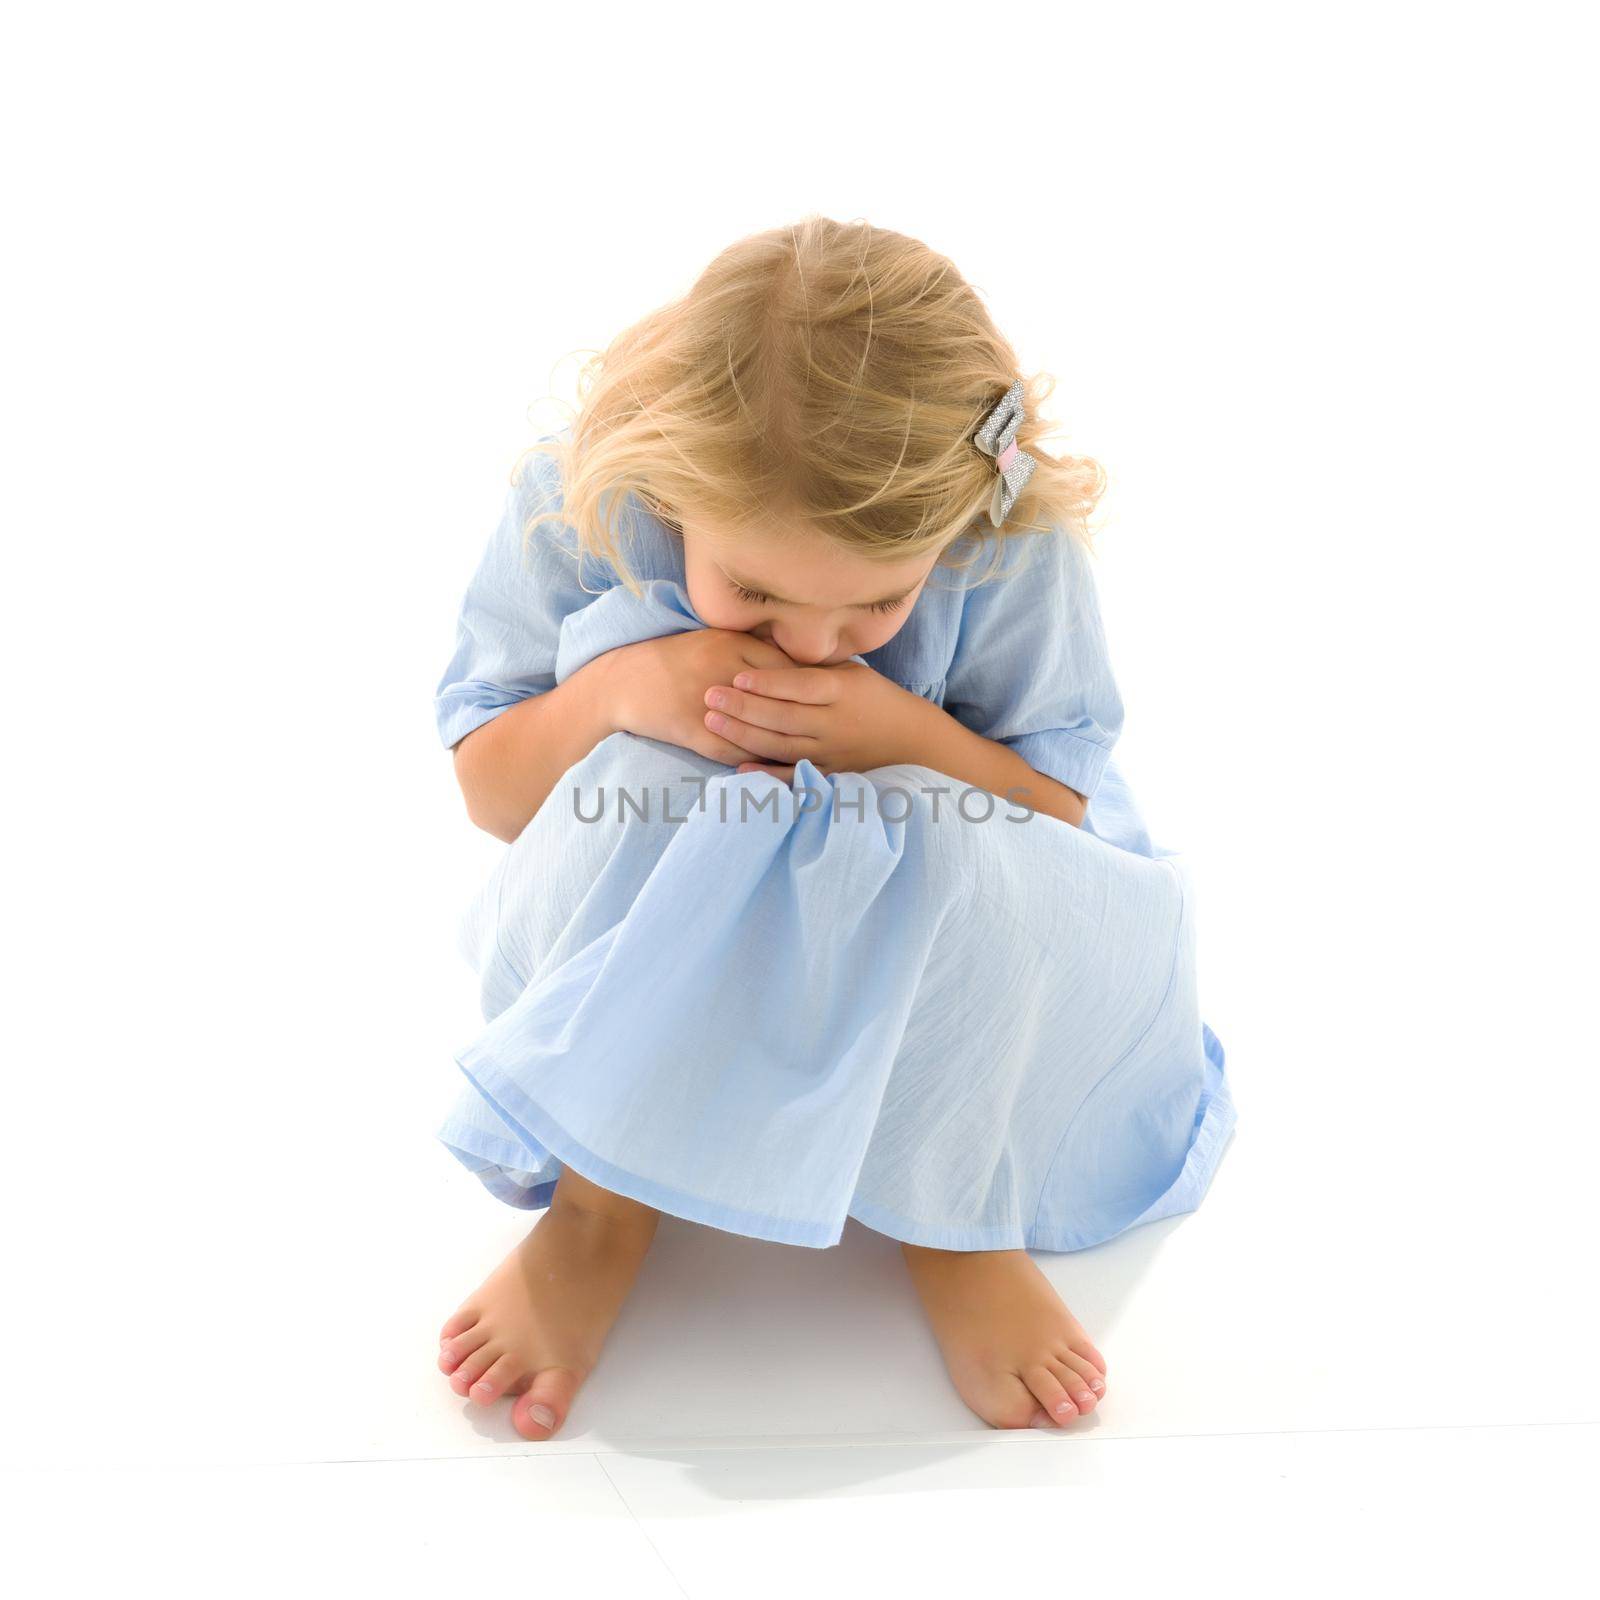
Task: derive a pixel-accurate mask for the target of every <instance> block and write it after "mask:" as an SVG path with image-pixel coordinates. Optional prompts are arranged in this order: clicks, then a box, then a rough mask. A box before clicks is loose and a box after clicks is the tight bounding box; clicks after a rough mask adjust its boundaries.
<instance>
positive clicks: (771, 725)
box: [706, 662, 1088, 827]
mask: <svg viewBox="0 0 1600 1600" xmlns="http://www.w3.org/2000/svg"><path fill="white" fill-rule="evenodd" d="M706 705H707V707H708V710H707V712H706V726H707V727H709V728H710V729H711V731H712V732H713V733H717V734H720V735H721V736H722V737H723V738H725V739H730V740H732V741H733V743H735V744H737V745H740V746H741V747H742V748H744V749H746V750H752V751H755V752H756V753H757V754H758V755H760V756H761V757H762V758H763V759H762V760H760V761H754V762H746V763H744V764H742V765H741V766H740V767H739V771H740V772H770V773H772V774H773V776H774V777H781V778H784V779H786V780H787V779H792V777H793V775H794V763H795V762H797V761H798V760H800V758H801V757H802V756H803V757H805V758H806V759H808V760H809V761H810V762H811V763H812V765H813V766H815V767H816V768H817V769H818V771H820V772H822V773H824V774H828V773H831V772H838V771H850V772H868V771H871V770H872V768H874V767H883V766H891V765H895V764H898V763H902V762H903V763H908V764H913V765H916V766H923V767H931V768H932V769H933V770H934V771H935V772H942V773H944V774H946V775H947V776H948V777H951V778H954V779H956V780H957V781H958V782H960V783H965V784H970V785H971V786H972V787H973V788H977V789H987V790H988V791H989V792H990V793H991V794H996V795H1000V796H1001V797H1003V798H1004V799H1007V800H1010V801H1012V802H1013V803H1015V804H1017V805H1021V806H1026V807H1028V808H1029V809H1030V810H1033V811H1042V812H1044V814H1045V815H1046V816H1048V817H1058V818H1059V819H1060V820H1061V821H1062V822H1070V823H1071V824H1072V825H1073V826H1074V827H1077V826H1078V825H1079V824H1080V823H1081V822H1082V821H1083V816H1084V812H1085V811H1086V810H1087V809H1088V801H1087V800H1086V799H1085V797H1084V796H1083V795H1081V794H1079V793H1078V791H1077V790H1076V789H1070V788H1068V787H1067V785H1066V784H1064V783H1060V782H1058V781H1057V780H1056V779H1054V778H1050V777H1047V776H1046V775H1045V774H1044V773H1042V772H1040V771H1039V770H1038V769H1037V768H1036V767H1033V766H1031V765H1029V763H1028V762H1027V761H1025V760H1024V759H1023V758H1022V757H1021V756H1020V755H1018V754H1017V752H1016V751H1015V750H1013V749H1011V748H1010V747H1009V746H1008V745H1005V744H1002V743H1000V741H998V740H996V739H987V738H985V737H984V736H983V735H982V734H980V733H974V732H973V731H972V729H970V728H968V727H966V726H965V725H964V724H962V723H961V722H959V721H957V720H956V718H955V717H953V716H951V715H950V714H949V712H947V711H945V710H943V709H942V708H941V707H939V706H936V705H935V704H934V703H933V702H932V701H931V700H924V699H922V698H921V696H919V695H915V694H912V693H911V692H910V690H908V689H902V688H901V687H900V685H899V684H897V683H894V682H892V681H891V680H890V679H888V678H885V677H884V676H883V675H882V674H881V673H878V672H875V671H874V670H873V669H872V668H871V667H869V666H867V665H866V664H865V663H863V662H843V663H841V664H840V665H838V666H832V667H774V668H771V669H769V670H766V671H762V670H758V669H751V670H749V671H745V672H741V673H739V674H738V676H736V677H735V678H734V680H733V682H732V684H731V685H722V684H719V685H716V686H715V687H713V688H711V689H709V690H707V691H706Z"/></svg>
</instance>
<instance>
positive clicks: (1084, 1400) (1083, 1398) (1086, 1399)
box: [1078, 1389, 1094, 1406]
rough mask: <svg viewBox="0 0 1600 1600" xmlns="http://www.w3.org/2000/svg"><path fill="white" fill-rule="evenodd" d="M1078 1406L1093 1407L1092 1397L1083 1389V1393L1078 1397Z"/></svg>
mask: <svg viewBox="0 0 1600 1600" xmlns="http://www.w3.org/2000/svg"><path fill="white" fill-rule="evenodd" d="M1078 1404H1079V1405H1080V1406H1087V1405H1093V1404H1094V1396H1093V1395H1092V1394H1090V1393H1089V1391H1088V1390H1087V1389H1085V1390H1084V1391H1083V1393H1082V1394H1080V1395H1079V1396H1078Z"/></svg>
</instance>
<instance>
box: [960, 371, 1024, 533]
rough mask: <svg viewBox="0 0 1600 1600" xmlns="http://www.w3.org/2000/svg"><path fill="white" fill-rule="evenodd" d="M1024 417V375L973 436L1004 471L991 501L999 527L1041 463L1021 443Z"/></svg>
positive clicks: (992, 516) (993, 518) (991, 513)
mask: <svg viewBox="0 0 1600 1600" xmlns="http://www.w3.org/2000/svg"><path fill="white" fill-rule="evenodd" d="M1022 418H1023V410H1022V379H1021V378H1018V379H1017V381H1016V382H1015V383H1014V384H1012V385H1011V387H1010V388H1009V389H1007V390H1006V392H1005V394H1004V395H1002V396H1001V399H1000V403H999V404H998V405H997V406H996V407H995V408H994V410H993V411H991V412H990V413H989V415H988V417H987V418H985V420H984V424H983V426H982V427H981V428H979V429H978V431H977V432H976V433H975V434H973V436H972V442H973V443H974V444H975V445H977V447H978V448H979V449H980V450H981V451H983V453H984V454H985V455H986V456H993V457H994V465H995V470H996V472H998V473H999V474H1000V478H999V481H998V482H997V483H996V484H995V486H994V498H993V499H992V500H991V501H990V502H989V520H990V522H992V523H993V524H994V525H995V527H997V528H998V527H999V526H1000V524H1001V523H1002V522H1004V521H1005V519H1006V518H1007V517H1008V516H1010V515H1011V508H1012V506H1014V505H1015V504H1016V503H1017V496H1018V495H1019V494H1021V492H1022V486H1023V484H1025V483H1026V482H1027V481H1028V479H1029V478H1031V477H1032V476H1033V469H1034V468H1035V467H1036V466H1038V464H1039V463H1038V462H1037V461H1035V460H1034V459H1033V457H1032V456H1030V455H1029V454H1028V452H1027V451H1026V450H1023V449H1020V448H1019V447H1018V445H1017V429H1018V428H1019V427H1020V426H1021V425H1022Z"/></svg>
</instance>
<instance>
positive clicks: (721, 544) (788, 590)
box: [682, 518, 938, 605]
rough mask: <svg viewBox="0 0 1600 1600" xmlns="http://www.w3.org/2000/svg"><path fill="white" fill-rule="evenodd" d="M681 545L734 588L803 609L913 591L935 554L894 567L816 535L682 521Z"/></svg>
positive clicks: (896, 563) (861, 602)
mask: <svg viewBox="0 0 1600 1600" xmlns="http://www.w3.org/2000/svg"><path fill="white" fill-rule="evenodd" d="M682 526H683V535H684V542H685V545H686V546H688V547H690V548H691V550H692V552H693V553H694V554H695V555H697V556H701V557H703V558H704V559H706V560H708V561H710V562H711V563H713V564H714V565H715V566H717V567H719V568H720V569H721V570H722V572H723V573H724V574H725V575H726V576H727V577H728V578H729V579H730V580H731V581H733V582H735V583H740V584H743V585H744V586H745V587H747V588H751V589H760V590H762V591H763V592H765V593H767V594H769V595H772V596H773V597H774V598H776V599H781V600H792V601H795V602H797V603H801V604H806V605H816V604H829V605H871V604H872V603H874V602H875V601H878V600H886V599H891V598H893V597H895V596H897V595H900V594H903V593H905V591H906V590H907V589H911V588H914V587H915V586H916V585H917V584H919V583H920V582H921V581H922V580H923V578H925V577H926V576H927V575H928V573H929V571H931V569H932V567H933V565H934V562H935V561H936V560H937V559H938V551H936V550H929V551H927V552H925V553H924V554H922V555H919V556H914V557H912V558H911V559H909V560H899V561H892V560H886V559H884V558H882V557H872V556H865V555H862V554H860V553H859V552H858V551H855V550H851V549H849V548H848V547H847V546H845V545H843V544H841V543H839V541H838V540H836V539H831V538H829V537H828V535H827V534H825V533H823V532H820V531H819V530H816V529H812V528H806V527H803V526H795V527H785V528H783V529H781V530H780V529H772V530H768V529H760V528H741V529H738V530H725V529H714V528H709V527H707V526H706V525H705V524H704V523H697V522H696V521H694V520H693V519H691V518H685V519H684V521H683V524H682Z"/></svg>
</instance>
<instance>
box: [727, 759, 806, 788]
mask: <svg viewBox="0 0 1600 1600" xmlns="http://www.w3.org/2000/svg"><path fill="white" fill-rule="evenodd" d="M739 771H740V772H770V773H771V774H772V776H773V777H774V778H781V779H782V780H783V781H784V782H785V783H793V782H794V768H793V767H780V766H777V765H776V764H775V763H773V762H771V761H746V762H743V763H741V765H740V767H739Z"/></svg>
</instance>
